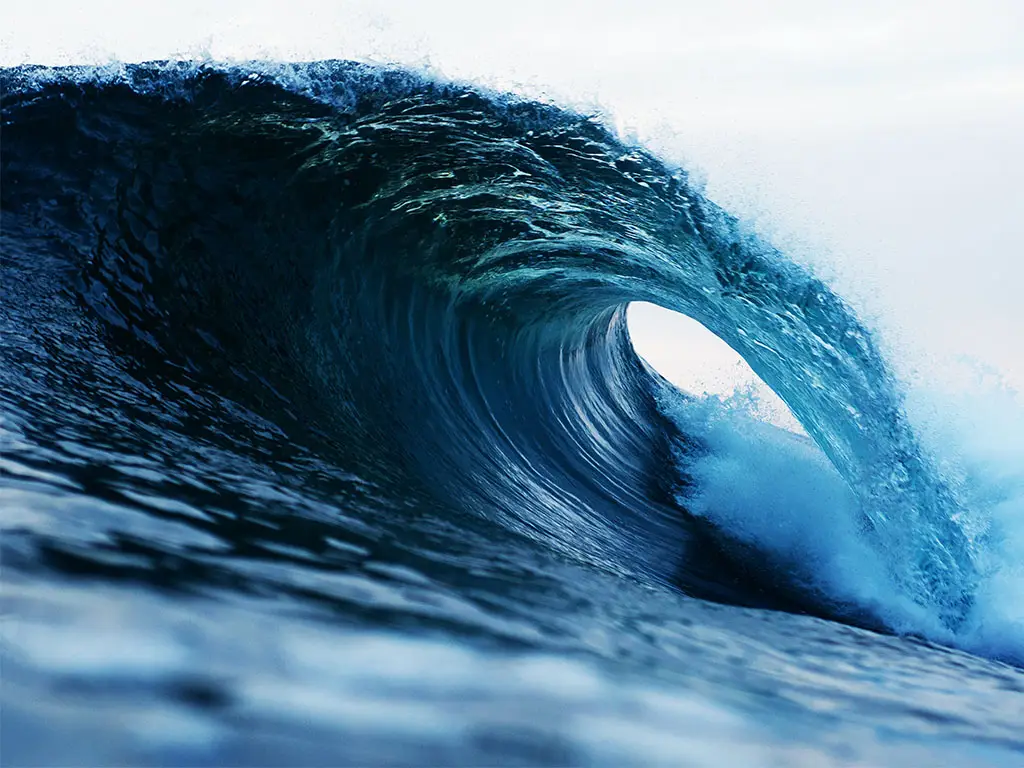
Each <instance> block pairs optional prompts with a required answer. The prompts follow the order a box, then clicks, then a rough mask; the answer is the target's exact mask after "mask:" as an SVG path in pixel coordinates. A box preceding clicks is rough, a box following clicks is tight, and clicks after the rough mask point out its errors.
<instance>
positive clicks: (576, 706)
mask: <svg viewBox="0 0 1024 768" xmlns="http://www.w3.org/2000/svg"><path fill="white" fill-rule="evenodd" d="M0 78H2V80H3V83H2V85H3V141H2V162H3V183H2V188H0V193H2V205H3V220H2V247H3V260H2V270H3V273H2V282H0V295H2V297H3V301H2V305H0V347H2V350H3V355H2V364H0V404H2V405H0V408H2V411H0V414H2V421H0V445H2V457H0V472H2V475H0V497H2V505H3V506H2V509H3V514H2V524H3V538H2V541H0V547H2V549H0V554H2V557H3V574H2V575H3V592H2V601H3V608H2V611H3V623H2V625H0V626H2V632H3V634H2V645H0V651H2V654H3V657H2V658H3V677H4V685H3V688H2V691H0V695H2V696H3V720H4V723H3V725H4V734H3V747H2V749H3V754H2V758H3V762H4V764H5V765H6V764H10V765H21V764H37V765H52V764H81V765H96V764H111V763H119V764H164V765H186V764H218V765H224V764H238V765H258V764H263V765H280V764H303V765H306V764H309V765H314V764H323V765H337V764H382V763H386V764H395V763H398V764H461V765H479V764H524V765H538V764H552V765H565V764H609V765H623V764H630V763H632V764H644V765H648V764H656V763H663V764H671V765H679V764H693V765H721V764H723V763H726V762H727V763H730V764H787V765H789V764H793V765H802V764H806V765H821V764H836V765H847V764H895V763H902V764H935V763H943V764H949V763H950V762H952V763H956V764H965V763H972V764H973V763H981V764H994V765H1019V764H1021V763H1022V762H1024V729H1022V728H1021V723H1022V722H1024V673H1022V672H1021V665H1022V664H1024V616H1021V614H1020V611H1019V606H1020V601H1021V592H1020V586H1021V584H1024V580H1022V579H1021V578H1020V571H1019V567H1018V566H1019V562H1020V557H1019V555H1020V553H1021V552H1024V548H1015V546H1016V544H1015V542H1018V541H1024V537H1018V538H1016V539H1015V538H1014V536H1015V531H1019V530H1020V528H1019V526H1018V527H1017V528H1014V524H1015V523H1014V521H1017V520H1019V519H1020V510H1022V509H1024V506H1022V505H1021V503H1020V500H1021V499H1024V486H1020V485H1015V483H1017V481H1018V480H1019V478H1020V474H1019V473H1018V472H1016V471H1015V470H1013V469H1010V470H1008V471H1005V472H1002V473H995V474H993V469H992V468H993V467H994V466H995V464H993V461H992V460H990V459H988V458H984V457H983V454H982V453H979V452H978V451H974V452H973V453H971V454H970V455H971V456H975V457H982V458H979V459H978V461H979V462H980V463H978V464H971V463H970V462H967V461H966V459H964V460H963V461H961V462H960V464H955V462H954V463H953V464H951V463H950V460H949V459H948V457H945V456H943V455H942V454H941V452H939V453H937V452H936V451H935V450H933V446H934V444H935V442H936V440H935V437H936V436H935V434H934V433H933V432H929V431H927V430H924V431H922V430H920V429H918V428H916V427H915V425H914V423H913V421H912V419H911V418H910V417H909V416H908V415H907V414H908V409H907V396H906V394H905V393H904V391H903V388H902V387H901V385H900V383H899V382H898V381H897V380H896V379H895V378H894V376H893V375H892V373H891V372H890V366H889V364H888V363H887V361H886V360H885V358H884V356H883V354H882V353H881V352H880V351H879V347H878V345H877V344H876V342H875V340H874V338H873V336H872V334H871V332H870V330H869V329H868V328H867V327H865V326H864V325H863V324H862V323H861V322H860V321H859V320H858V319H857V317H856V315H855V314H854V312H853V311H852V310H851V309H850V308H849V307H848V306H847V305H846V304H844V302H843V301H842V300H841V299H840V298H839V297H838V296H836V295H835V293H833V292H832V291H831V290H830V289H829V288H828V286H827V285H826V284H825V283H823V282H822V281H821V280H819V279H817V278H815V277H814V276H813V275H812V274H810V273H809V272H808V271H807V270H806V269H804V268H802V267H800V266H798V265H796V264H794V263H793V262H791V261H790V260H788V259H787V258H786V257H785V255H784V254H782V253H780V252H778V251H777V250H775V249H773V248H772V247H771V246H770V245H768V244H766V243H764V242H763V241H761V240H760V239H758V238H757V237H755V236H754V235H753V234H751V233H750V232H749V230H748V229H747V228H746V227H745V226H744V225H743V224H742V222H739V221H737V220H736V219H734V218H733V217H730V216H729V215H728V214H727V213H725V212H724V211H722V210H721V209H720V208H718V207H717V206H715V205H714V204H713V203H711V202H709V201H708V200H707V199H705V197H704V196H703V195H702V194H701V192H700V190H699V189H698V188H697V187H695V186H694V185H693V184H692V183H691V181H690V179H689V177H688V176H687V174H686V172H685V171H683V170H681V169H678V168H672V167H669V166H666V165H665V164H664V163H663V162H661V161H660V160H658V159H657V158H655V157H654V156H652V155H651V154H649V153H648V152H646V151H644V150H643V149H642V148H638V147H634V146H628V145H625V144H623V143H621V141H620V140H618V139H616V138H615V137H614V136H612V135H611V134H609V133H608V131H607V130H606V129H605V128H603V127H602V125H601V124H600V123H599V122H598V121H596V120H593V119H590V118H588V117H586V116H581V115H578V114H574V113H571V112H567V111H563V110H561V109H559V108H557V107H554V106H551V105H544V104H539V103H534V102H529V101H524V100H520V99H516V98H513V97H510V96H507V95H501V94H493V93H488V92H484V91H481V90H480V89H478V88H474V87H470V86H465V85H459V84H451V83H440V82H435V81H431V80H428V79H425V78H424V77H422V76H419V75H416V74H411V73H408V72H403V71H399V70H389V69H383V68H376V67H369V66H365V65H357V64H350V63H345V62H319V63H314V64H306V65H272V64H265V63H264V64H253V65H247V66H245V67H239V66H237V65H236V66H231V67H217V66H213V65H193V64H184V63H165V64H150V65H138V66H121V65H118V66H113V67H109V68H105V69H94V68H93V69H89V68H69V69H60V70H47V69H40V68H31V67H23V68H18V69H13V70H5V71H3V73H2V75H0ZM634 301H650V302H654V303H657V304H660V305H661V306H664V307H667V308H669V309H672V310H675V311H678V312H681V313H683V314H686V315H689V316H690V317H693V318H695V319H696V320H698V321H699V322H701V323H702V324H704V325H705V326H706V327H707V328H708V329H710V330H711V331H712V332H714V333H715V334H717V335H718V336H720V337H721V338H722V339H723V340H725V341H726V342H727V343H728V344H729V345H730V346H731V347H733V349H735V350H736V351H737V352H739V353H740V354H741V355H742V356H743V357H744V358H745V359H746V360H747V362H748V363H749V364H750V366H751V367H752V368H753V370H754V371H755V372H756V373H757V374H758V375H759V376H760V377H761V378H762V379H763V380H764V381H765V382H766V383H767V384H768V385H769V386H770V387H771V388H772V389H774V390H775V391H776V392H777V393H778V394H779V395H780V396H781V397H782V398H783V400H785V402H786V403H787V405H788V406H789V407H790V409H791V410H792V412H793V414H794V416H795V417H796V419H797V420H798V421H799V422H800V423H801V425H802V426H803V427H804V429H805V430H806V432H807V434H808V435H809V437H804V436H797V435H794V434H792V433H789V432H786V431H783V430H779V429H777V428H775V427H771V426H768V425H766V424H764V423H762V422H760V421H758V420H757V419H755V418H753V417H752V416H751V415H750V413H749V412H748V410H747V409H745V408H744V407H743V405H742V404H741V403H737V402H735V401H721V400H718V399H715V398H708V397H705V398H697V397H694V396H692V395H689V394H686V393H683V392H680V391H678V390H676V389H675V388H674V387H673V386H672V385H670V384H669V383H668V382H667V381H665V380H664V379H663V378H661V377H660V376H659V375H658V374H657V373H656V372H655V371H653V370H652V369H651V368H650V367H649V366H648V365H647V364H646V363H645V362H644V361H643V360H642V359H641V358H640V357H639V356H638V355H637V354H636V352H635V351H634V349H633V346H632V343H631V340H630V337H629V331H628V328H627V325H626V307H627V306H628V305H629V303H630V302H634ZM681 354H685V350H681ZM1006 413H1007V412H1006V411H1003V412H1002V414H1003V416H1002V418H1003V419H1004V420H1005V419H1006ZM952 439H953V438H948V440H946V441H945V442H948V441H949V440H952ZM940 444H945V443H944V442H943V441H940ZM958 455H960V454H958ZM966 455H967V454H963V455H960V457H961V459H963V457H964V456H966ZM1005 455H1006V454H1005V452H1004V453H1001V454H1000V456H1002V457H1005ZM983 459H984V460H983ZM954 464H955V466H954ZM958 467H959V468H960V469H962V470H963V471H959V470H958V469H957V468H958ZM1015 569H1016V570H1015Z"/></svg>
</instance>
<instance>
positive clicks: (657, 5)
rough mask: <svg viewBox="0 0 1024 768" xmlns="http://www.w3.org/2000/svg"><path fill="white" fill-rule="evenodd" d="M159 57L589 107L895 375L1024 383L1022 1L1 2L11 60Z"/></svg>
mask: <svg viewBox="0 0 1024 768" xmlns="http://www.w3.org/2000/svg"><path fill="white" fill-rule="evenodd" d="M169 56H177V57H189V58H202V57H210V58H214V59H230V58H236V59H237V58H253V57H256V58H268V57H272V58H283V59H290V60H297V59H310V58H357V59H363V60H367V59H368V60H375V61H386V62H393V63H400V64H406V65H409V66H412V67H416V68H429V69H430V70H432V71H434V72H436V73H438V74H440V75H442V76H448V77H453V78H459V79H467V80H473V81H477V82H483V83H485V84H487V85H490V86H496V87H499V88H505V89H512V90H516V91H518V92H521V93H525V94H527V95H542V96H545V97H548V98H553V99H555V100H556V101H558V102H560V103H562V104H566V105H569V106H578V107H583V108H587V109H591V108H593V107H595V106H597V107H600V108H601V109H602V110H603V111H604V113H605V114H606V115H607V116H608V120H609V121H610V123H611V124H613V125H614V126H616V127H617V128H618V130H620V131H622V132H624V133H625V134H627V135H631V136H636V137H638V138H639V139H640V140H642V141H643V142H644V143H646V144H647V145H648V146H650V147H653V148H654V149H655V150H656V151H657V152H658V153H659V154H661V155H662V156H664V157H666V158H667V159H669V160H672V161H680V162H682V163H683V164H684V165H685V166H686V167H688V168H690V169H691V170H693V171H696V172H697V175H698V176H700V177H702V178H704V179H706V182H707V192H708V194H709V196H710V197H711V198H712V199H714V200H716V201H717V202H719V203H721V204H723V205H724V206H725V207H726V208H727V209H729V210H731V211H733V212H735V213H738V214H740V215H741V216H742V217H745V218H747V219H749V220H752V221H754V222H756V224H757V225H758V227H759V228H760V229H761V230H762V231H763V232H765V233H766V234H768V235H769V236H770V238H771V239H772V240H773V242H775V243H776V244H777V245H780V246H782V247H783V248H784V249H785V250H787V251H789V252H790V253H792V254H793V255H794V257H795V258H796V259H797V260H799V261H802V262H804V263H807V264H810V265H812V266H813V267H814V268H815V269H817V270H818V271H819V273H820V274H822V275H823V276H825V277H827V278H829V279H830V280H831V282H832V284H833V285H834V286H836V287H837V289H838V290H839V292H840V294H841V295H843V296H844V297H845V298H847V299H848V301H849V302H850V303H851V304H853V306H854V307H855V308H856V309H857V310H858V312H859V313H860V314H861V315H862V316H863V317H865V318H866V319H867V320H868V322H869V324H871V325H872V326H874V327H876V328H879V329H881V332H882V336H881V338H882V339H883V342H884V343H885V345H886V346H887V347H888V348H890V351H891V358H892V359H893V361H894V364H895V365H896V366H897V368H898V369H899V371H900V373H901V374H902V375H904V376H906V377H907V378H909V379H915V378H916V379H927V378H929V377H933V376H941V375H943V372H944V371H946V370H947V369H948V365H947V362H948V360H949V359H951V358H954V357H956V356H959V355H969V356H971V357H972V358H975V359H977V360H978V361H980V362H982V363H984V364H986V365H989V366H992V367H993V368H995V369H996V370H998V371H1000V372H1001V373H1002V375H1003V376H1005V377H1006V378H1007V380H1009V381H1010V382H1011V383H1013V384H1014V385H1016V386H1017V387H1019V388H1022V389H1024V343H1022V338H1024V302H1022V301H1021V300H1020V298H1019V297H1020V294H1021V290H1022V288H1021V286H1022V284H1024V248H1022V243H1024V2H1022V0H975V1H974V2H969V1H967V0H958V1H957V2H951V1H949V0H945V1H943V0H904V1H901V0H890V1H889V2H874V1H873V0H872V1H868V2H863V1H862V2H857V3H849V2H841V3H840V2H834V3H833V2H825V1H823V0H782V1H781V2H773V3H761V2H756V0H728V1H725V2H721V1H720V2H714V3H708V2H706V0H702V2H691V1H690V0H673V1H672V2H638V1H636V0H634V2H628V3H626V2H617V3H608V2H559V1H558V0H543V1H538V0H516V2H511V3H510V2H503V3H500V4H499V3H491V2H482V1H481V0H476V1H475V2H456V1H455V0H450V1H447V2H446V1H444V0H435V1H434V2H401V1H398V2H387V3H384V2H380V3H372V2H353V1H348V2H345V1H344V0H342V1H339V0H333V1H331V2H319V1H313V0H292V1H291V2H288V3H280V2H267V0H245V1H244V2H240V1H239V0H228V1H227V2H219V3H215V2H211V0H203V1H202V2H199V1H198V0H178V1H177V2H163V1H160V2H138V0H135V1H134V2H113V1H108V2H91V3H88V4H86V3H80V2H74V3H70V2H67V3H65V2H48V3H47V2H37V3H17V4H13V5H10V7H7V8H5V10H4V12H3V29H2V30H0V62H2V63H3V64H8V65H10V64H18V63H23V62H33V63H54V64H66V63H104V62H110V61H139V60H147V59H157V58H166V57H169ZM691 325H692V324H691ZM631 326H632V329H633V335H634V339H635V341H636V343H637V346H638V348H639V349H640V351H641V352H642V353H643V354H645V356H647V357H648V359H650V360H651V361H652V362H653V363H654V364H655V365H656V366H657V367H658V368H659V369H660V370H662V372H664V373H665V374H666V375H668V376H669V377H670V378H672V379H674V380H675V381H677V382H678V383H680V384H682V385H683V386H686V387H688V388H691V389H697V390H701V389H702V388H705V389H710V390H712V391H719V390H723V389H724V390H728V389H729V388H731V386H733V385H734V384H735V383H736V382H742V381H743V380H744V374H742V373H738V372H737V369H736V367H735V366H736V359H735V357H730V356H729V354H728V350H726V351H725V352H715V351H714V350H713V347H714V344H709V343H706V342H707V339H706V338H705V339H704V340H703V341H702V340H701V338H700V334H696V333H693V332H691V331H689V330H687V324H686V323H685V322H681V323H674V322H672V318H668V319H666V317H665V316H664V314H663V313H658V312H657V311H653V310H651V309H644V308H640V310H639V311H636V312H633V317H632V323H631ZM713 341H714V340H713ZM723 377H724V379H725V380H726V383H725V384H721V383H718V384H716V383H714V382H716V381H719V382H720V380H722V379H723Z"/></svg>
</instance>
